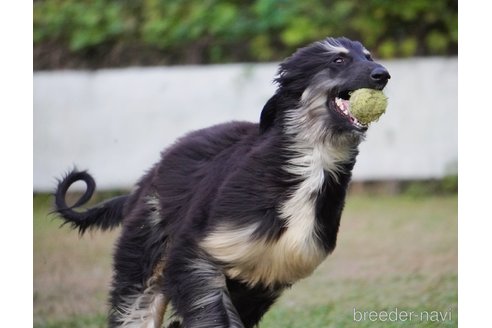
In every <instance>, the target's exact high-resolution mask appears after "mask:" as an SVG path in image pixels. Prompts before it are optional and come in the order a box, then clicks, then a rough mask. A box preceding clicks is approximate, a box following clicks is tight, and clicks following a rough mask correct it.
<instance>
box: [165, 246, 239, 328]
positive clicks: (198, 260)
mask: <svg viewBox="0 0 492 328" xmlns="http://www.w3.org/2000/svg"><path fill="white" fill-rule="evenodd" d="M190 253H191V252H189V251H188V252H187V254H186V255H185V254H183V253H181V254H174V255H172V256H171V257H170V258H169V265H168V266H167V269H166V272H165V279H164V281H165V289H166V291H165V293H166V294H167V295H168V296H169V297H170V298H171V302H172V304H173V306H174V308H175V310H176V312H177V314H178V315H179V316H181V318H182V320H183V321H182V327H184V328H244V325H243V323H242V322H241V319H240V317H239V314H238V313H237V310H236V308H235V307H234V305H233V304H232V302H231V299H230V296H229V291H228V290H227V286H226V277H225V275H224V274H223V272H222V271H221V268H220V267H219V266H218V265H216V264H215V263H213V262H212V261H211V260H210V259H208V258H207V257H206V256H198V255H196V254H194V255H192V256H190Z"/></svg>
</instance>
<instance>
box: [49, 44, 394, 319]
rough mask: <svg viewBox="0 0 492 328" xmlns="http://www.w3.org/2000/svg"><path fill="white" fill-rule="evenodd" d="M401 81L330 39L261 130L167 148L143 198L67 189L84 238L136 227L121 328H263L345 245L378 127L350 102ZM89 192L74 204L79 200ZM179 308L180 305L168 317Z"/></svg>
mask: <svg viewBox="0 0 492 328" xmlns="http://www.w3.org/2000/svg"><path fill="white" fill-rule="evenodd" d="M389 79H390V74H389V73H388V71H387V70H386V68H384V67H383V66H382V65H380V64H378V63H376V62H374V61H373V59H372V58H371V54H370V52H369V51H368V50H367V49H366V48H365V47H364V46H363V45H362V44H361V43H360V42H357V41H351V40H349V39H347V38H344V37H342V38H326V39H324V40H321V41H318V42H314V43H312V44H310V45H308V46H307V47H305V48H301V49H299V50H297V51H296V52H295V53H294V54H293V55H292V56H291V57H289V58H287V59H285V60H284V61H283V62H282V63H281V64H280V66H279V70H278V74H277V76H276V77H275V79H274V82H275V83H276V84H277V90H276V92H275V94H274V95H273V96H272V97H271V98H270V99H269V100H268V101H267V103H266V104H265V106H264V108H263V110H262V112H261V116H260V121H259V123H249V122H229V123H224V124H219V125H216V126H212V127H209V128H205V129H202V130H198V131H194V132H191V133H189V134H187V135H186V136H184V137H182V138H180V139H178V140H177V141H176V142H175V143H174V144H173V145H171V146H170V147H169V148H168V149H166V150H164V151H163V152H162V156H161V160H160V161H159V162H158V163H157V164H155V165H154V166H153V167H152V168H151V169H150V170H149V171H148V172H147V173H146V174H145V175H144V176H143V177H142V178H141V180H140V181H139V182H138V183H137V185H136V188H135V190H134V191H133V192H131V193H129V194H127V195H123V196H119V197H116V198H113V199H110V200H107V201H105V202H102V203H100V204H97V205H95V206H93V207H91V208H89V209H86V210H85V211H80V210H75V209H76V208H79V207H81V206H82V205H84V204H85V203H86V202H87V201H88V200H89V199H90V198H91V196H92V194H93V193H94V190H95V182H94V180H93V178H92V177H91V176H90V174H89V173H87V172H86V171H77V170H76V169H74V170H72V171H71V172H69V173H68V174H67V175H66V176H65V177H64V178H63V179H61V180H60V181H59V183H58V186H57V189H56V192H55V211H56V212H57V213H58V214H59V215H60V216H61V218H63V220H64V221H65V223H69V224H71V225H72V227H73V228H75V229H78V230H79V232H80V233H81V234H83V233H84V232H85V231H86V230H87V229H102V230H107V229H112V228H114V227H117V226H119V225H121V226H122V232H121V235H120V237H119V239H118V241H117V245H116V248H115V253H114V268H113V269H114V270H113V271H114V274H113V280H112V286H111V292H110V300H109V301H110V310H109V319H108V323H109V327H161V326H162V325H163V317H164V314H165V312H166V309H167V308H168V305H169V307H170V308H172V310H171V311H170V312H172V315H171V323H170V325H169V327H173V328H177V327H186V328H202V327H203V328H211V327H217V328H219V327H220V328H226V327H227V328H249V327H254V326H256V325H258V323H259V322H260V319H261V318H262V316H263V315H264V314H265V313H266V312H267V310H268V309H269V308H270V307H271V306H272V304H273V303H274V302H275V301H276V300H277V299H278V297H279V296H280V295H281V294H282V292H283V291H284V290H285V289H286V288H289V287H290V286H291V285H292V284H294V283H295V282H296V281H298V280H299V279H302V278H305V277H307V276H309V275H310V274H311V273H312V272H313V270H314V269H315V268H316V267H317V266H318V265H319V264H320V263H321V262H322V261H323V260H324V259H325V258H326V257H327V255H329V254H330V253H331V252H332V251H333V250H334V248H335V245H336V240H337V233H338V228H339V224H340V218H341V214H342V211H343V208H344V203H345V198H346V194H347V187H348V184H349V182H350V179H351V171H352V169H353V167H354V164H355V161H356V156H357V155H358V145H359V144H360V142H361V141H363V140H364V136H365V133H366V131H367V129H368V127H367V126H366V125H364V124H362V123H360V122H359V121H358V120H357V119H356V118H355V117H353V116H352V115H351V114H350V111H349V110H348V107H349V98H350V93H351V91H353V90H356V89H360V88H371V89H377V90H382V89H383V88H384V87H385V86H386V84H387V82H388V80H389ZM76 181H83V182H85V184H86V191H85V193H84V194H83V195H82V196H81V197H80V199H79V200H78V201H76V202H75V204H73V205H71V206H68V205H67V203H66V200H65V196H66V193H67V191H68V189H69V187H70V185H72V184H73V183H74V182H76ZM168 310H169V309H168Z"/></svg>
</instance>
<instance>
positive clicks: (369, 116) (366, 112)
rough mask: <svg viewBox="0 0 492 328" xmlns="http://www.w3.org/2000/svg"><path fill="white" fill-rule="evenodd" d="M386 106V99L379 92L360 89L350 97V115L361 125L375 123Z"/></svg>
mask: <svg viewBox="0 0 492 328" xmlns="http://www.w3.org/2000/svg"><path fill="white" fill-rule="evenodd" d="M386 106H388V98H386V96H385V95H384V93H383V92H382V91H380V90H374V89H367V88H362V89H357V90H355V91H353V92H352V93H351V95H350V113H351V114H352V115H353V116H354V117H355V118H356V119H357V120H358V121H359V122H360V123H362V124H368V123H371V122H374V121H377V120H378V119H379V117H380V116H381V115H383V113H384V112H385V111H386Z"/></svg>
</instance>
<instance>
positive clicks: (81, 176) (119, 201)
mask: <svg viewBox="0 0 492 328" xmlns="http://www.w3.org/2000/svg"><path fill="white" fill-rule="evenodd" d="M77 181H83V182H84V183H85V184H86V190H85V193H84V194H83V195H82V197H80V198H79V200H77V202H75V204H73V205H72V206H68V205H67V203H66V200H65V196H66V194H67V191H68V189H69V188H70V186H71V185H72V184H74V183H75V182H77ZM95 189H96V182H95V181H94V179H93V178H92V176H91V175H90V174H89V173H87V172H86V171H77V170H76V169H74V170H72V171H71V172H69V173H68V174H67V175H66V176H65V177H64V178H63V179H62V180H60V181H59V182H58V186H57V188H56V191H55V194H54V196H55V211H54V212H56V213H58V214H59V215H60V216H61V217H62V218H63V219H64V220H65V223H64V224H66V223H70V225H71V226H72V228H74V229H78V230H79V232H80V234H83V233H84V232H85V231H86V230H87V229H88V228H90V229H94V228H99V229H101V230H108V229H112V228H115V227H117V226H118V225H119V224H120V223H121V221H122V219H123V210H124V207H125V202H126V200H127V198H128V195H123V196H118V197H115V198H111V199H109V200H106V201H104V202H102V203H99V204H97V205H95V206H93V207H91V208H89V209H86V210H85V211H75V209H76V208H78V207H80V206H82V205H84V204H85V203H87V202H88V201H89V199H90V198H91V197H92V195H93V194H94V191H95Z"/></svg>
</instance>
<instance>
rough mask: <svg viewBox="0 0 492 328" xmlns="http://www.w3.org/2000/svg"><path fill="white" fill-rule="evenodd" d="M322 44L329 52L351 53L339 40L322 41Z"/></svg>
mask: <svg viewBox="0 0 492 328" xmlns="http://www.w3.org/2000/svg"><path fill="white" fill-rule="evenodd" d="M320 43H321V44H322V45H323V46H324V47H325V48H326V49H327V50H328V51H329V52H338V53H349V50H348V49H347V48H345V47H344V46H343V45H342V44H341V43H340V42H339V41H338V40H336V39H333V38H328V39H326V40H323V41H320Z"/></svg>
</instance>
